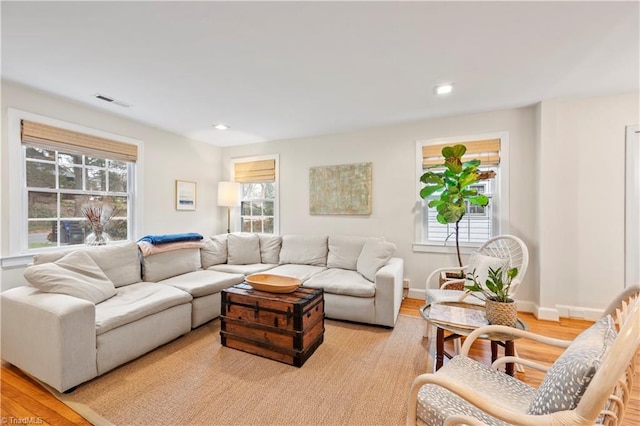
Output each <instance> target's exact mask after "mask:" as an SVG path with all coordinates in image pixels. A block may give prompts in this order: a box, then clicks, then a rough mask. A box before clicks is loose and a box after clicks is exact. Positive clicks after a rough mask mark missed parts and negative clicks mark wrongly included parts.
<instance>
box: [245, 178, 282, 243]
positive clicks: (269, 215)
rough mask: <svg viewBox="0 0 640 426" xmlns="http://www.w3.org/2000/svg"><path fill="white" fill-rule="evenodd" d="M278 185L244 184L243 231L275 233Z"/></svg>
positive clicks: (269, 183) (270, 183)
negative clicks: (275, 206)
mask: <svg viewBox="0 0 640 426" xmlns="http://www.w3.org/2000/svg"><path fill="white" fill-rule="evenodd" d="M275 202H276V185H275V183H274V182H268V183H244V184H242V201H241V205H240V210H241V211H240V221H241V229H242V231H243V232H263V233H265V234H273V233H274V232H273V230H274V226H273V224H274V218H275V210H274V205H275Z"/></svg>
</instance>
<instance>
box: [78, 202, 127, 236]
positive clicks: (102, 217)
mask: <svg viewBox="0 0 640 426" xmlns="http://www.w3.org/2000/svg"><path fill="white" fill-rule="evenodd" d="M80 210H81V211H82V214H83V215H84V217H86V218H87V220H88V221H89V223H90V224H91V227H92V228H93V229H94V230H96V229H101V228H102V227H103V226H104V225H106V224H107V223H109V221H111V219H113V218H114V217H115V216H116V214H117V213H118V211H117V210H114V209H112V208H111V207H110V206H108V205H104V204H102V203H100V204H89V205H85V206H82V207H81V208H80Z"/></svg>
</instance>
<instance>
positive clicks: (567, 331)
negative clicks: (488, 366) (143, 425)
mask: <svg viewBox="0 0 640 426" xmlns="http://www.w3.org/2000/svg"><path fill="white" fill-rule="evenodd" d="M422 303H423V302H422V300H417V299H405V300H404V301H403V303H402V307H401V308H400V313H401V314H403V315H410V316H419V315H418V308H419V307H420V306H421V305H422ZM520 316H521V318H522V319H524V320H525V321H526V322H527V324H528V325H529V328H530V329H531V331H534V332H538V333H543V334H545V335H548V336H552V337H557V338H560V339H572V338H574V337H575V336H576V335H578V334H579V333H580V332H581V331H582V330H584V329H585V328H587V327H588V326H589V325H590V324H591V323H590V322H588V321H581V320H575V319H562V320H561V321H560V322H550V321H539V320H537V319H535V317H534V316H533V315H530V314H522V313H521V314H520ZM517 347H518V353H519V354H520V355H522V356H523V357H525V358H526V357H530V356H532V354H534V353H535V354H536V357H537V358H538V359H540V356H541V354H540V351H539V347H537V346H536V345H535V344H534V343H531V342H526V341H524V340H522V341H519V342H518V344H517ZM559 353H560V350H549V348H547V347H545V351H544V354H543V356H544V357H545V358H546V359H547V360H548V361H549V362H553V360H554V359H555V357H557V356H558V355H559ZM470 355H471V356H472V357H473V358H475V359H478V360H481V361H485V362H487V363H489V361H490V358H491V354H490V349H489V345H488V343H487V342H485V341H478V342H477V343H476V344H474V347H473V348H472V351H471V353H470ZM637 362H638V368H639V370H638V371H640V359H638V360H637ZM516 374H517V376H518V378H520V379H521V380H523V381H524V382H526V383H529V384H530V385H532V386H538V385H539V384H540V382H541V381H542V373H539V372H536V371H533V370H531V369H527V371H526V372H525V373H516ZM0 376H1V377H0V392H1V393H2V397H1V399H2V402H1V407H0V414H1V416H2V417H1V418H0V421H1V422H2V423H3V424H20V423H21V424H41V425H90V423H89V422H87V421H86V420H85V419H84V418H82V417H81V416H80V415H79V414H77V413H76V412H74V411H73V410H71V409H70V408H69V407H67V406H66V405H64V404H63V403H61V402H60V401H58V400H57V399H56V398H55V397H53V396H52V395H51V394H50V393H49V392H47V391H46V390H45V389H43V388H42V387H41V386H40V385H39V384H38V383H37V382H35V381H34V380H33V379H31V378H30V377H28V376H26V375H25V374H24V373H22V372H21V371H20V370H19V369H17V368H15V367H13V366H12V365H9V364H7V363H4V362H3V363H2V368H1V370H0ZM407 391H408V389H407ZM623 425H624V426H636V425H640V377H638V378H636V382H635V385H634V388H633V392H632V398H631V402H630V405H629V409H628V410H627V414H626V417H625V420H624V422H623Z"/></svg>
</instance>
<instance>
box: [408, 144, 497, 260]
mask: <svg viewBox="0 0 640 426" xmlns="http://www.w3.org/2000/svg"><path fill="white" fill-rule="evenodd" d="M465 152H467V148H466V147H465V146H464V145H455V146H445V147H444V148H442V156H443V157H444V164H438V165H435V166H431V167H429V170H427V171H426V172H425V173H424V174H423V175H422V176H420V182H422V183H424V184H425V185H424V187H423V188H422V189H421V190H420V197H422V198H423V199H428V198H430V197H432V196H433V195H439V197H438V198H435V199H432V200H431V201H429V207H430V208H435V209H436V210H437V211H438V215H437V220H438V222H439V223H442V224H443V225H446V224H448V223H454V224H455V237H456V252H457V254H458V264H459V265H460V266H462V258H461V256H460V241H459V235H460V227H459V224H460V220H462V217H463V216H464V215H465V214H466V213H467V205H468V204H474V205H477V206H482V207H484V206H486V205H488V204H489V198H487V196H485V195H483V194H479V193H478V190H477V189H474V188H472V187H471V185H473V184H474V183H476V182H478V181H481V180H485V179H491V178H493V177H495V172H493V171H487V172H482V171H479V170H478V167H479V166H480V160H477V159H474V160H469V161H465V162H462V156H463V155H464V154H465Z"/></svg>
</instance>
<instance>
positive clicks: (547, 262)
mask: <svg viewBox="0 0 640 426" xmlns="http://www.w3.org/2000/svg"><path fill="white" fill-rule="evenodd" d="M638 99H639V96H638V93H637V92H636V93H628V94H621V95H612V96H603V97H593V98H585V99H570V100H554V101H547V102H543V103H542V104H541V105H540V111H539V126H540V135H541V138H540V151H539V155H540V169H539V173H538V180H539V205H538V218H539V227H540V237H539V243H538V244H539V253H540V283H541V285H540V301H539V303H540V306H541V307H544V308H545V309H547V310H546V311H543V312H541V314H542V316H543V317H549V318H550V319H552V318H553V317H554V315H555V314H559V315H560V316H567V315H568V313H569V312H568V310H569V309H570V308H571V309H572V311H575V312H573V313H574V314H576V315H575V316H580V315H583V314H584V315H585V317H593V315H594V314H596V312H594V311H596V310H597V309H600V308H602V307H604V306H606V304H607V303H606V302H607V301H609V300H611V298H612V297H613V296H614V295H615V294H617V293H619V292H620V291H621V290H622V289H623V287H624V260H625V256H624V236H625V232H624V206H625V203H624V188H625V170H624V165H625V126H627V125H631V124H636V123H638V121H639V120H640V119H639V110H638ZM636 220H638V218H636Z"/></svg>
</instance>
